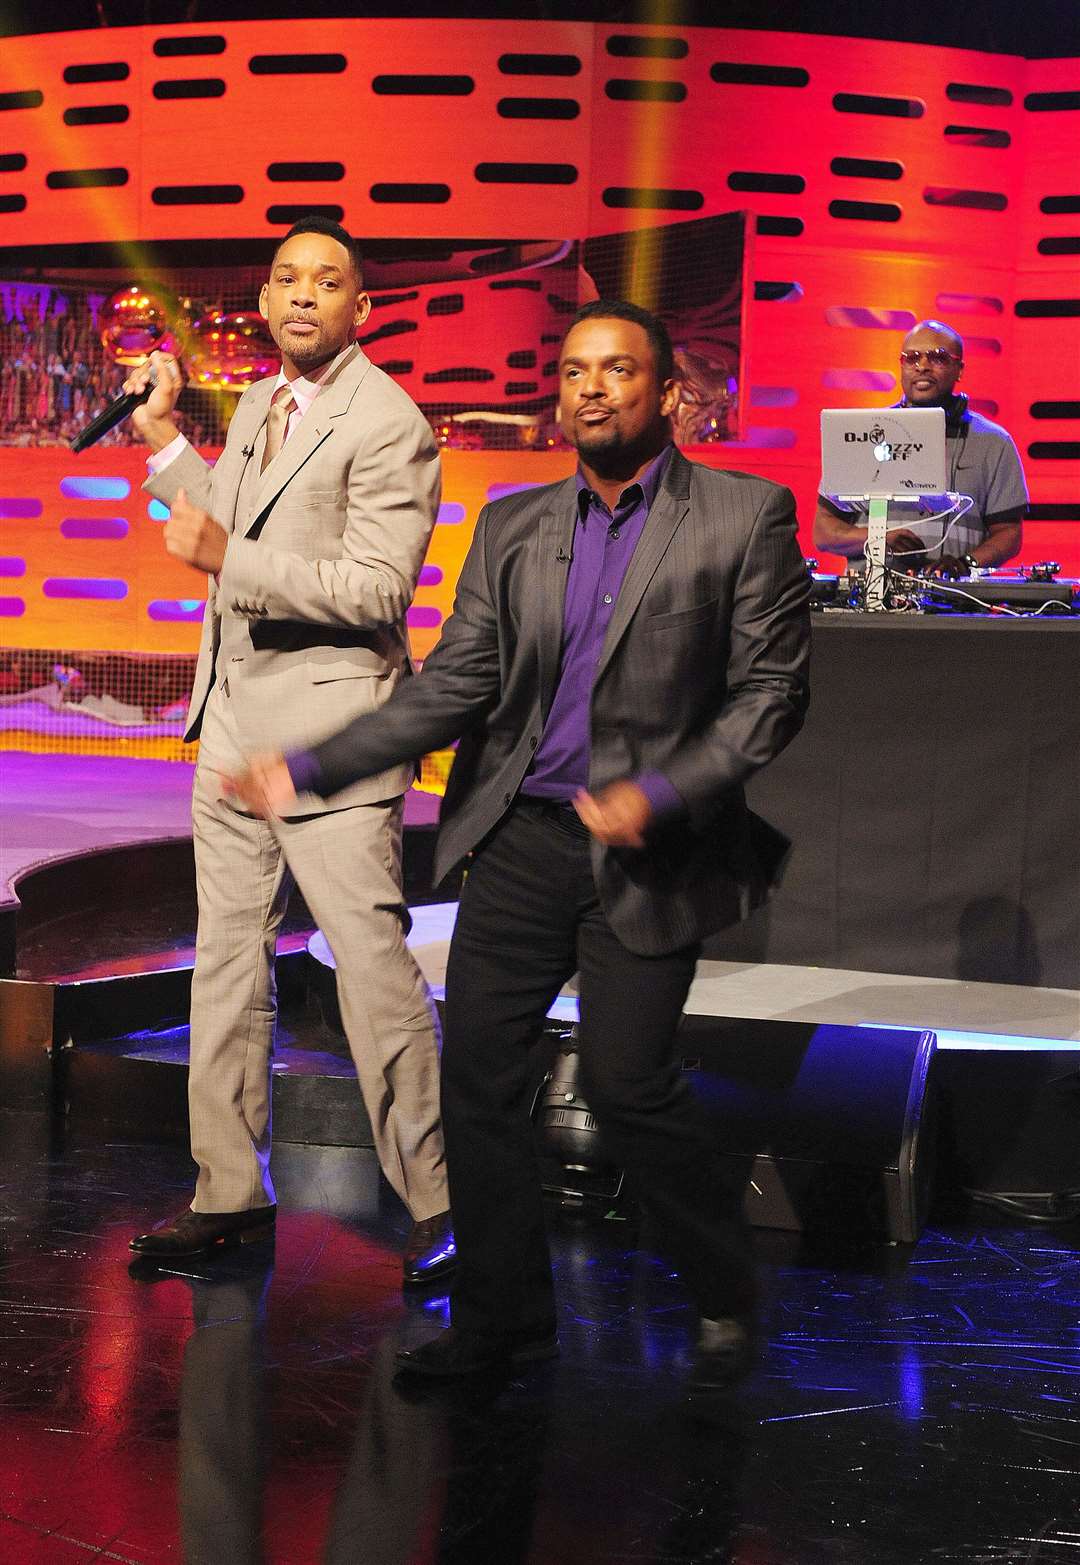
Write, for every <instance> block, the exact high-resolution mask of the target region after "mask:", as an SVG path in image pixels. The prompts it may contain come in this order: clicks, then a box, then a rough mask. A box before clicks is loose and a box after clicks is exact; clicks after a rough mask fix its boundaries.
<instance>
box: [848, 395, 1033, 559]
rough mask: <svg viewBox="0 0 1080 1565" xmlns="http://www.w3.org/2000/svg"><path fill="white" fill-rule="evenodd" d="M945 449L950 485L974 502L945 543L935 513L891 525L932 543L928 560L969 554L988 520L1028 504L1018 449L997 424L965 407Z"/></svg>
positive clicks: (949, 434)
mask: <svg viewBox="0 0 1080 1565" xmlns="http://www.w3.org/2000/svg"><path fill="white" fill-rule="evenodd" d="M945 454H946V457H947V460H948V464H949V488H950V490H952V491H953V492H955V493H957V494H964V495H970V496H971V498H972V500H973V501H974V502H975V503H974V504H973V506H972V507H971V510H970V511H968V513H967V514H966V516H963V517H961V519H960V520H959V521H958V522H956V523H954V525H953V526H952V527H951V528H950V529H949V532H948V536H947V537H946V538H945V539H944V548H942V526H943V524H942V521H941V519H940V518H939V517H934V516H930V517H926V518H924V519H923V520H922V521H917V522H908V521H904V522H903V523H897V524H896V525H902V526H903V527H905V528H906V529H907V530H908V531H909V532H913V533H917V534H918V536H919V537H920V538H922V539H924V540H925V542H926V543H927V545H930V546H932V547H931V548H930V550H929V552H928V553H927V555H926V562H927V563H928V564H931V563H932V562H933V561H934V560H935V559H936V558H937V557H938V555H939V554H941V553H945V554H951V555H955V556H956V557H957V558H962V557H963V556H964V555H965V554H970V553H971V551H972V549H974V548H975V547H976V546H977V545H978V544H980V543H982V541H983V539H984V538H985V537H986V534H987V532H988V528H987V525H986V524H987V520H988V519H989V520H991V521H993V520H994V519H995V518H996V517H999V516H1002V515H1007V514H1008V513H1009V512H1015V511H1019V510H1022V509H1024V508H1026V506H1027V503H1028V492H1027V484H1026V483H1025V481H1024V469H1023V467H1022V466H1021V463H1020V453H1019V452H1018V451H1017V449H1016V445H1015V442H1014V441H1013V438H1012V436H1011V435H1010V434H1009V432H1008V430H1005V429H1002V427H1001V425H1000V424H994V423H992V422H991V421H990V419H988V418H983V416H982V414H981V413H976V412H974V411H973V410H969V411H968V412H967V413H965V414H964V417H963V418H962V419H961V421H960V425H959V429H957V428H956V426H950V427H949V429H948V430H947V432H946V436H945ZM821 498H822V500H823V502H824V504H825V505H826V506H827V507H828V509H829V510H830V511H832V512H833V514H834V515H836V516H843V517H844V518H845V520H850V521H854V520H855V517H854V516H852V515H851V514H850V512H845V510H843V509H842V508H841V507H840V506H837V505H835V504H834V503H833V501H831V500H826V499H825V498H824V496H822V497H821ZM948 525H949V524H948V522H945V523H944V526H945V527H948Z"/></svg>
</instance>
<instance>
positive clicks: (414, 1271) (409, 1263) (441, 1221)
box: [402, 1212, 457, 1288]
mask: <svg viewBox="0 0 1080 1565" xmlns="http://www.w3.org/2000/svg"><path fill="white" fill-rule="evenodd" d="M402 1266H403V1270H404V1274H405V1284H406V1286H407V1287H410V1288H417V1287H424V1286H426V1285H427V1284H428V1283H429V1282H442V1280H443V1278H444V1277H449V1276H450V1273H451V1272H452V1271H453V1270H454V1268H455V1267H456V1266H457V1246H456V1245H455V1243H454V1229H453V1220H452V1218H451V1216H450V1213H449V1212H437V1213H436V1214H435V1216H434V1217H425V1218H423V1219H421V1221H420V1222H418V1223H413V1225H412V1228H411V1229H410V1231H409V1237H408V1239H406V1241H405V1254H404V1255H403V1257H402Z"/></svg>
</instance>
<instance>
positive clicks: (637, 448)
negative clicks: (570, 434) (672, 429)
mask: <svg viewBox="0 0 1080 1565" xmlns="http://www.w3.org/2000/svg"><path fill="white" fill-rule="evenodd" d="M655 443H656V442H655V436H654V434H653V432H652V431H651V430H650V431H649V433H648V434H645V435H641V436H639V437H638V438H637V439H636V440H623V439H622V438H621V436H620V435H619V434H618V432H617V431H615V430H613V431H612V432H611V434H610V435H601V436H600V438H599V439H598V440H597V441H596V444H595V445H593V444H590V442H589V441H588V440H587V439H585V440H583V439H581V438H580V437H579V438H578V440H577V441H576V442H575V450H576V451H577V454H578V456H580V457H581V458H582V459H583V460H584V461H586V462H587V463H588V464H589V466H590V467H591V468H592V470H593V472H594V473H596V475H597V477H599V478H604V479H609V480H612V481H614V480H617V479H620V478H626V477H628V476H630V475H631V474H633V473H636V472H637V470H638V468H639V467H640V466H641V464H642V462H644V461H647V460H648V458H649V456H650V455H652V454H654V453H653V446H654V445H655ZM657 450H659V447H657Z"/></svg>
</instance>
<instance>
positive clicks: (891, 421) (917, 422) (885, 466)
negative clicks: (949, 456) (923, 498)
mask: <svg viewBox="0 0 1080 1565" xmlns="http://www.w3.org/2000/svg"><path fill="white" fill-rule="evenodd" d="M948 473H949V468H948V462H947V460H946V456H945V411H944V409H943V408H825V409H824V410H823V411H822V414H821V493H822V494H824V495H827V496H828V497H829V499H830V500H835V501H837V502H838V503H840V504H841V505H844V506H850V505H851V504H852V502H854V501H857V500H860V499H862V498H863V497H864V496H867V495H873V496H875V497H876V496H879V495H884V496H887V497H888V498H889V499H893V500H913V499H915V498H917V497H918V496H920V495H941V494H944V493H945V492H946V490H947V489H948V487H949V478H948Z"/></svg>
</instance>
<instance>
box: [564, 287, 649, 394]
mask: <svg viewBox="0 0 1080 1565" xmlns="http://www.w3.org/2000/svg"><path fill="white" fill-rule="evenodd" d="M597 319H600V320H609V321H610V320H616V321H633V322H634V324H635V325H637V326H640V327H641V329H642V331H643V332H644V333H645V335H646V336H647V337H648V339H649V342H650V343H651V344H652V350H653V358H654V359H655V360H656V373H657V376H658V378H659V380H660V384H661V385H663V383H664V381H665V380H670V379H671V378H672V376H673V375H674V373H675V353H674V350H673V348H672V346H671V338H670V337H669V336H668V329H667V327H666V326H665V325H664V323H663V321H662V320H661V319H660V317H659V316H658V315H654V314H653V313H652V311H651V310H643V309H642V307H641V305H640V304H631V303H630V301H629V300H628V299H591V300H590V301H589V303H588V304H583V305H582V306H581V309H580V310H579V311H578V312H577V314H576V315H575V316H574V319H573V320H572V321H571V322H570V325H571V327H573V326H576V325H577V324H578V322H579V321H592V320H597Z"/></svg>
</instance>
